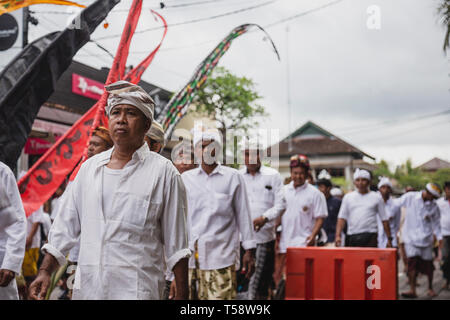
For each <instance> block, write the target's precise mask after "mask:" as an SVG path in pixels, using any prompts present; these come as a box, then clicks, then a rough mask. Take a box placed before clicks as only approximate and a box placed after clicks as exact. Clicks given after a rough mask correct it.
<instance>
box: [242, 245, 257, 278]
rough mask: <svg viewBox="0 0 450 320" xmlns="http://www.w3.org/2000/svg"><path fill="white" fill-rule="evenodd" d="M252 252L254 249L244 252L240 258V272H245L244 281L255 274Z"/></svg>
mask: <svg viewBox="0 0 450 320" xmlns="http://www.w3.org/2000/svg"><path fill="white" fill-rule="evenodd" d="M254 250H255V249H250V250H246V251H245V254H244V257H243V258H242V272H245V278H246V279H250V277H251V276H252V275H253V272H255V258H254Z"/></svg>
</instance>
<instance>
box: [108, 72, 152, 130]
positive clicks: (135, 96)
mask: <svg viewBox="0 0 450 320" xmlns="http://www.w3.org/2000/svg"><path fill="white" fill-rule="evenodd" d="M105 89H106V91H107V92H108V93H109V96H108V105H107V106H106V113H107V114H108V117H109V116H110V114H111V110H112V109H113V108H114V107H115V106H117V105H119V104H128V105H131V106H133V107H136V108H138V109H139V110H140V111H142V113H143V114H144V115H145V117H146V118H147V119H149V120H150V121H151V122H153V114H154V110H155V102H154V101H153V99H152V98H151V97H150V95H149V94H148V93H147V92H145V90H144V89H142V88H141V87H140V86H138V85H135V84H132V83H130V82H128V81H124V80H120V81H117V82H114V83H112V84H110V85H108V86H106V87H105Z"/></svg>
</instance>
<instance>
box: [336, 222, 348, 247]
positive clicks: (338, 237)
mask: <svg viewBox="0 0 450 320" xmlns="http://www.w3.org/2000/svg"><path fill="white" fill-rule="evenodd" d="M346 223H347V221H346V220H345V219H343V218H338V222H337V225H336V235H335V237H334V239H335V240H334V242H335V244H336V247H340V246H341V234H342V230H344V227H345V224H346Z"/></svg>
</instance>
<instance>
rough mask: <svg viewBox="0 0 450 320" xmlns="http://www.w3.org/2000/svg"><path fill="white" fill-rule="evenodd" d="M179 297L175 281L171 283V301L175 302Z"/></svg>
mask: <svg viewBox="0 0 450 320" xmlns="http://www.w3.org/2000/svg"><path fill="white" fill-rule="evenodd" d="M176 295H177V284H176V282H175V280H173V281H172V282H171V283H170V291H169V300H173V299H174V298H175V297H176Z"/></svg>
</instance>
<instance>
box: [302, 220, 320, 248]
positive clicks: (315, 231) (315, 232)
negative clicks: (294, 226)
mask: <svg viewBox="0 0 450 320" xmlns="http://www.w3.org/2000/svg"><path fill="white" fill-rule="evenodd" d="M323 220H324V218H317V219H316V222H315V223H314V228H313V231H312V232H311V235H310V236H309V237H308V238H307V239H306V245H307V246H308V247H310V246H314V245H315V244H316V236H317V235H318V234H319V231H320V228H322V225H323Z"/></svg>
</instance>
